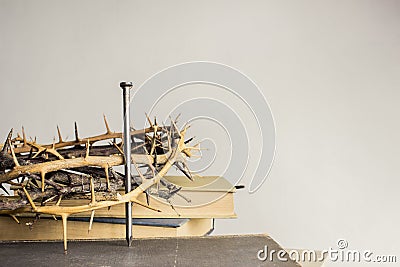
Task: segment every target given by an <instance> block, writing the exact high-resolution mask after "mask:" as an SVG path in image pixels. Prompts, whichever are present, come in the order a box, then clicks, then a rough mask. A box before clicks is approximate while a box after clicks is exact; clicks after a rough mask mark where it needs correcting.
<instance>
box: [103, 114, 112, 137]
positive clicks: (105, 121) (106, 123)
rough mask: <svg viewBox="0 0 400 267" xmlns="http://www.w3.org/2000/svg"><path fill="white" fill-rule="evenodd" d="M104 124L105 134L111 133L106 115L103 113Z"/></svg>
mask: <svg viewBox="0 0 400 267" xmlns="http://www.w3.org/2000/svg"><path fill="white" fill-rule="evenodd" d="M103 119H104V124H105V125H106V130H107V134H109V133H111V130H110V127H109V126H108V122H107V117H106V115H104V114H103Z"/></svg>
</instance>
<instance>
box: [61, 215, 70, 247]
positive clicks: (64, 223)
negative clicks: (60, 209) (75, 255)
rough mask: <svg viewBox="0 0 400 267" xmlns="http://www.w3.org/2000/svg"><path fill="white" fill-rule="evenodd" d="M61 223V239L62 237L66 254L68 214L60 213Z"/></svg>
mask: <svg viewBox="0 0 400 267" xmlns="http://www.w3.org/2000/svg"><path fill="white" fill-rule="evenodd" d="M61 219H62V223H63V239H64V254H67V253H68V252H67V219H68V216H67V215H66V214H62V215H61Z"/></svg>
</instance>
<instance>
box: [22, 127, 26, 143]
mask: <svg viewBox="0 0 400 267" xmlns="http://www.w3.org/2000/svg"><path fill="white" fill-rule="evenodd" d="M22 139H23V142H24V146H25V145H26V143H27V141H26V134H25V129H24V126H22Z"/></svg>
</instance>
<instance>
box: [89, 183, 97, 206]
mask: <svg viewBox="0 0 400 267" xmlns="http://www.w3.org/2000/svg"><path fill="white" fill-rule="evenodd" d="M90 194H91V196H92V201H91V205H95V204H96V195H95V194H94V183H93V177H92V176H90ZM93 211H94V210H93Z"/></svg>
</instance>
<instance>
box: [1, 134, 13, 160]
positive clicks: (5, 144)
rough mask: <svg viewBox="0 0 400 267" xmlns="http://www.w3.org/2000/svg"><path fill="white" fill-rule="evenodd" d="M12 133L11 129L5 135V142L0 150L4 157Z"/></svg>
mask: <svg viewBox="0 0 400 267" xmlns="http://www.w3.org/2000/svg"><path fill="white" fill-rule="evenodd" d="M12 133H13V128H11V130H10V132H9V133H8V135H7V138H6V141H5V142H4V146H3V149H2V150H1V154H3V155H6V154H7V151H8V148H9V146H10V141H11V137H12Z"/></svg>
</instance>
